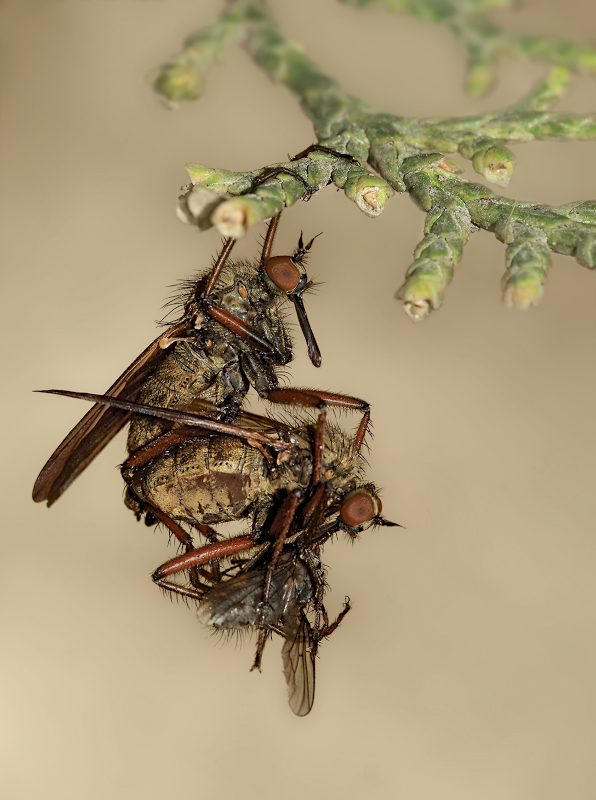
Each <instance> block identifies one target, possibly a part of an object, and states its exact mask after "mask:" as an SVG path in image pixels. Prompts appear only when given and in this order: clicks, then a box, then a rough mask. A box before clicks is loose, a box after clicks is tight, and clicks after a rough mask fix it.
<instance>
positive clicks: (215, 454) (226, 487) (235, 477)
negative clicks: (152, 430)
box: [131, 436, 269, 525]
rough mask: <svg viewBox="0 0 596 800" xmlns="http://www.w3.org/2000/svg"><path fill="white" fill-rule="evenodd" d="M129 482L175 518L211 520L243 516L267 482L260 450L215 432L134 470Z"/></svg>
mask: <svg viewBox="0 0 596 800" xmlns="http://www.w3.org/2000/svg"><path fill="white" fill-rule="evenodd" d="M131 486H132V489H133V491H134V492H135V494H136V495H137V496H138V497H140V498H141V499H142V500H144V501H146V502H147V503H149V504H150V505H153V506H156V507H157V508H160V509H161V510H162V511H164V512H165V513H166V514H167V515H168V516H170V517H172V518H173V519H176V520H180V521H183V522H188V523H190V524H192V523H193V522H198V523H201V524H204V525H211V524H217V523H220V522H229V521H232V520H235V519H241V518H242V517H243V516H245V515H246V514H247V513H248V512H249V510H250V508H251V506H252V504H253V502H254V501H255V499H257V498H258V497H260V496H261V495H262V493H263V492H264V491H265V492H266V491H267V490H268V488H269V482H268V478H267V475H266V469H265V464H264V460H263V456H262V455H261V453H260V452H259V451H258V450H256V449H255V448H253V447H250V446H249V445H247V444H245V443H244V442H241V441H240V440H239V439H236V438H235V437H229V436H216V437H214V438H211V439H208V438H206V439H200V440H194V441H192V442H188V443H187V444H185V445H181V446H180V447H177V448H176V450H174V451H173V452H172V453H166V454H164V455H163V456H160V457H159V458H156V459H154V460H153V461H152V462H151V463H150V464H148V465H147V466H146V467H144V468H142V469H139V470H136V471H135V473H134V475H133V476H132V482H131Z"/></svg>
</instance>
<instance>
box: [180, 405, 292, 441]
mask: <svg viewBox="0 0 596 800" xmlns="http://www.w3.org/2000/svg"><path fill="white" fill-rule="evenodd" d="M184 410H185V411H189V412H191V413H194V414H202V415H204V416H206V417H214V418H215V417H216V416H217V414H218V413H219V409H218V407H217V406H216V405H215V403H213V402H211V401H210V400H207V399H205V398H203V397H196V398H195V399H194V400H193V401H192V403H189V405H188V406H187V407H185V409H184ZM233 424H234V425H239V426H240V427H242V428H249V429H250V430H254V431H259V432H260V433H263V434H266V435H269V436H277V435H278V434H279V431H280V430H285V431H292V430H293V427H292V426H291V425H289V424H287V423H285V422H283V421H282V420H277V419H272V418H271V417H265V416H263V415H262V414H253V413H252V412H250V411H241V412H240V413H239V414H238V415H237V416H236V417H234V423H233Z"/></svg>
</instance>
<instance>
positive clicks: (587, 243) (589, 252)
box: [575, 233, 596, 269]
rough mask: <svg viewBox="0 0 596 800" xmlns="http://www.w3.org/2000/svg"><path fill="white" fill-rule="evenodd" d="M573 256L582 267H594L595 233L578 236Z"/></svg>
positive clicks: (595, 258) (595, 263) (595, 261)
mask: <svg viewBox="0 0 596 800" xmlns="http://www.w3.org/2000/svg"><path fill="white" fill-rule="evenodd" d="M575 257H576V259H577V260H578V262H579V263H580V264H581V265H582V267H588V268H589V269H594V267H596V234H589V233H587V234H585V235H584V236H581V237H580V240H579V242H578V245H577V247H576V249H575Z"/></svg>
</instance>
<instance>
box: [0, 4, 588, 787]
mask: <svg viewBox="0 0 596 800" xmlns="http://www.w3.org/2000/svg"><path fill="white" fill-rule="evenodd" d="M272 6H273V7H274V8H275V10H276V13H277V15H278V18H279V21H280V23H281V24H282V26H283V28H284V30H286V31H287V32H288V33H290V34H292V35H294V36H295V37H296V38H297V39H298V40H299V41H300V42H302V44H303V45H304V46H305V47H306V49H307V52H308V53H309V54H310V55H311V56H312V57H313V58H314V59H315V60H317V61H318V63H320V64H321V66H322V67H323V68H325V69H326V70H327V71H328V72H329V74H331V75H332V76H334V77H335V78H336V79H338V80H339V81H341V83H342V84H343V86H344V87H345V88H346V90H348V91H350V92H351V93H353V94H355V95H357V96H360V97H362V98H363V99H366V100H368V101H369V102H370V103H372V104H373V105H376V106H378V107H380V108H384V109H387V110H389V111H392V112H394V113H397V114H403V115H414V116H430V117H435V116H448V115H467V114H475V113H478V112H480V111H483V110H486V111H488V110H493V109H495V108H499V107H503V106H504V105H507V104H509V103H511V102H514V101H517V100H519V99H520V98H521V97H522V96H523V95H524V94H525V93H526V92H527V91H528V90H529V89H530V88H531V87H532V86H533V85H534V84H535V82H536V81H537V80H538V79H540V77H541V76H542V75H543V74H544V72H545V69H546V67H545V65H544V64H541V63H538V62H530V61H524V60H513V59H504V60H503V62H502V64H501V65H500V68H499V83H498V87H497V88H496V90H495V91H494V92H493V93H492V94H491V95H490V96H489V97H487V98H484V99H483V100H481V101H473V100H471V99H470V98H468V97H466V96H465V94H464V92H463V90H462V88H461V87H462V83H463V56H462V53H461V51H460V49H459V47H458V45H457V44H456V42H455V41H454V39H453V38H452V37H451V35H450V34H449V32H448V31H447V30H444V29H441V28H439V27H436V26H433V25H430V24H427V23H424V22H423V21H420V20H416V19H412V18H409V17H406V16H397V15H389V14H386V13H384V12H383V11H381V10H371V11H369V12H358V11H357V10H356V9H354V8H351V7H346V6H343V5H342V4H340V3H337V2H334V0H324V2H323V0H302V2H299V3H297V2H292V0H273V1H272ZM221 7H222V2H220V0H203V1H202V2H199V0H194V2H189V1H188V0H45V1H44V2H42V1H41V0H38V1H37V2H35V0H5V1H4V3H2V4H0V13H1V16H2V29H3V33H2V37H3V40H4V41H3V45H2V51H3V56H2V61H3V69H2V73H3V74H2V84H3V85H2V97H3V100H2V103H3V108H2V120H1V136H2V159H3V165H2V184H3V187H2V210H1V212H0V219H1V220H2V228H3V237H2V238H3V244H2V250H3V273H2V283H3V289H2V300H1V301H2V305H3V310H2V319H3V320H4V328H3V330H4V333H3V335H2V337H1V341H0V346H1V347H2V350H3V357H2V374H3V380H2V405H3V416H2V418H3V421H4V429H3V433H2V438H1V443H2V444H1V447H2V462H1V469H2V477H1V480H0V487H1V489H2V495H3V499H2V525H1V537H2V560H1V570H2V578H1V584H0V593H1V610H0V613H1V647H2V653H1V655H0V671H1V676H0V677H1V680H0V693H1V701H0V702H1V710H0V737H1V742H0V747H1V755H0V758H1V765H0V794H1V795H2V797H3V798H6V800H29V799H30V798H31V799H33V798H41V797H43V798H44V800H54V798H60V800H83V798H84V800H106V799H107V798H116V797H118V798H120V797H122V798H131V799H132V798H142V800H163V798H179V799H180V800H182V798H185V799H188V798H224V799H225V800H227V798H243V799H244V798H245V799H246V800H253V798H254V800H274V798H279V797H283V798H288V800H298V798H300V799H302V798H325V799H326V800H327V799H328V800H340V798H341V800H361V798H365V797H371V798H391V797H396V798H400V800H437V799H438V798H441V800H568V798H573V800H592V798H593V797H594V792H595V788H594V787H595V785H596V759H595V758H594V752H595V745H596V738H595V734H596V720H595V713H596V687H595V681H594V676H595V668H596V645H595V636H594V634H595V630H596V608H595V600H596V581H595V579H594V576H595V573H596V509H595V505H596V503H595V494H594V485H595V477H596V423H595V421H594V406H595V402H594V401H595V391H596V381H595V377H594V348H595V344H596V277H595V276H593V275H591V274H590V272H589V271H588V270H586V269H584V268H582V267H580V266H579V265H578V264H577V263H576V262H575V261H574V260H573V259H571V258H564V257H561V256H554V257H553V268H552V271H551V273H550V276H549V280H548V284H547V288H546V292H545V296H544V299H543V302H542V304H541V305H540V306H539V307H538V308H536V309H533V310H532V311H530V312H528V313H516V312H512V311H508V310H507V309H506V308H505V307H504V306H503V305H502V304H501V302H500V287H499V284H500V279H501V275H502V273H503V269H504V256H505V250H504V247H503V245H502V244H500V243H499V242H497V241H496V239H495V238H494V237H493V236H491V235H489V234H487V233H477V234H476V235H475V236H473V237H472V239H471V241H470V242H469V244H468V245H467V247H466V249H465V253H464V258H463V260H462V261H461V263H460V264H459V265H458V266H457V268H456V275H455V278H454V281H453V283H452V285H451V287H450V288H449V290H448V292H447V298H446V302H445V304H444V306H443V308H442V309H441V310H440V311H439V312H438V313H436V314H434V315H432V317H431V318H429V319H428V320H427V321H426V322H424V323H423V324H421V325H418V326H415V325H413V324H412V323H411V322H410V321H409V320H408V319H407V317H406V316H405V314H404V313H403V311H402V310H401V309H400V307H399V305H398V303H397V302H396V301H395V300H394V298H393V294H394V292H395V290H396V289H397V288H398V286H399V285H400V284H401V283H402V280H403V275H404V272H405V270H406V268H407V267H408V265H409V264H410V263H411V259H412V251H413V249H414V247H415V246H416V244H417V242H418V241H419V240H420V238H421V235H422V233H421V232H422V227H423V223H424V214H423V213H422V212H421V211H420V210H418V209H417V208H416V207H415V206H414V205H413V203H412V202H411V201H410V199H409V198H408V197H407V196H406V195H402V196H396V197H395V198H394V199H393V200H392V201H391V203H390V205H389V206H388V208H387V209H386V211H385V213H384V214H383V215H382V216H381V217H380V218H378V219H375V220H371V219H368V218H366V217H364V216H363V215H362V214H360V213H359V212H358V210H357V209H356V207H355V206H354V205H353V204H351V203H350V202H349V201H347V200H346V198H345V197H344V195H343V193H341V192H340V193H337V192H336V191H335V190H334V188H333V187H329V188H328V189H326V190H325V191H323V192H321V193H320V194H319V195H318V196H316V197H314V198H313V199H312V200H311V202H309V203H303V204H299V205H298V206H295V207H294V208H292V209H291V210H290V211H288V212H287V213H286V215H285V217H284V218H283V219H282V222H281V226H280V233H279V238H278V241H277V243H276V248H275V250H276V252H277V253H284V252H288V251H291V250H292V249H293V248H294V246H295V245H296V243H297V240H298V236H299V234H300V231H301V230H303V231H304V234H305V236H307V237H309V238H310V237H311V236H313V235H315V234H317V233H319V232H320V231H323V232H324V235H323V236H321V237H320V238H318V239H317V240H316V242H315V244H314V246H313V250H312V257H311V259H310V273H311V275H312V276H313V277H314V278H315V279H317V280H319V281H320V282H321V284H322V285H321V286H320V287H319V290H318V293H317V294H315V295H311V296H310V297H308V298H307V302H308V310H309V313H310V317H311V320H312V324H313V327H314V329H315V331H316V334H317V337H318V339H319V343H320V345H321V349H322V352H323V366H322V367H321V369H320V370H318V371H316V370H315V369H314V368H313V367H312V366H311V364H310V363H309V361H308V359H307V357H306V354H305V347H304V344H303V342H302V340H301V337H300V335H297V336H296V342H297V344H296V350H297V357H296V360H295V363H294V364H293V365H292V371H291V380H292V382H293V383H294V384H296V385H310V386H317V387H321V388H326V389H330V390H335V391H343V392H349V393H352V394H355V395H359V396H363V397H365V398H366V399H368V400H370V402H371V403H372V404H373V421H374V433H375V438H374V440H373V441H372V442H371V452H370V477H371V479H373V480H374V481H375V482H377V483H378V484H379V485H380V486H381V487H383V503H384V511H385V512H386V515H387V516H388V517H389V518H391V519H393V520H395V521H398V522H400V523H402V524H403V525H404V526H405V528H403V529H400V528H395V529H383V530H378V531H375V532H368V533H366V534H363V535H362V537H361V538H360V540H359V541H358V542H357V543H356V544H354V546H351V545H349V544H346V543H345V542H344V541H343V540H340V541H338V542H336V543H334V544H333V545H331V546H328V547H327V549H326V551H325V561H326V563H327V564H328V565H329V568H330V570H329V576H328V577H329V582H330V585H331V589H332V592H331V595H330V598H329V607H330V611H331V612H333V613H336V612H337V611H338V610H339V609H340V607H341V604H342V601H343V599H344V596H345V595H350V597H351V598H352V601H353V605H354V609H353V611H352V612H351V614H350V615H349V616H348V617H347V618H346V620H345V622H344V623H343V624H342V626H341V628H340V629H339V630H338V631H337V633H336V634H335V635H334V636H333V638H332V639H331V640H330V641H329V642H326V643H324V644H323V646H322V648H321V658H320V659H319V663H318V684H317V698H316V702H315V707H314V710H313V712H312V713H311V715H310V716H308V717H306V718H304V719H298V718H295V717H294V716H293V715H292V713H291V712H290V710H289V708H288V706H287V703H286V689H285V686H284V680H283V675H282V670H281V660H280V656H279V650H280V642H279V641H276V642H274V643H272V644H270V645H269V646H268V647H267V651H266V654H265V660H264V669H263V674H262V675H259V674H256V673H250V671H249V669H250V665H251V661H252V656H253V646H252V644H251V643H248V642H247V643H245V644H244V645H243V646H242V647H236V646H234V644H233V643H230V644H227V645H226V644H219V643H218V642H217V640H213V639H211V638H210V636H209V633H208V632H207V631H205V630H204V629H203V628H201V626H200V625H199V624H198V622H197V621H196V619H195V615H194V612H193V611H192V610H190V609H187V608H186V607H185V606H184V605H183V604H176V603H171V602H169V600H168V599H166V598H164V596H163V595H162V593H161V592H160V591H159V590H158V589H157V588H156V587H155V586H154V585H153V584H152V583H151V580H150V577H149V576H150V573H151V571H152V570H153V569H154V568H155V567H156V566H157V565H158V564H160V563H161V562H163V561H164V560H166V559H167V558H168V557H170V556H171V555H173V554H174V553H175V551H174V549H173V548H168V546H167V544H166V537H165V535H164V534H163V532H159V531H154V530H150V529H147V528H145V527H144V526H143V525H140V524H138V523H136V521H135V520H134V518H133V516H132V515H131V514H130V513H129V512H128V511H127V510H126V509H125V508H124V506H123V505H122V502H121V495H122V482H121V479H120V476H119V473H118V470H117V469H116V465H117V464H118V463H119V462H120V461H121V460H122V459H123V457H124V436H123V435H121V436H119V437H118V439H117V440H116V441H114V442H113V443H112V444H111V446H110V447H109V448H108V449H107V450H106V451H105V452H104V453H102V455H101V457H99V458H98V459H97V460H96V461H95V462H94V463H93V465H92V466H91V467H90V468H89V469H88V470H87V471H86V472H85V474H84V475H83V476H82V477H81V478H80V479H79V480H78V481H77V482H76V483H75V484H74V485H73V486H72V487H71V489H70V490H69V491H68V492H67V493H66V495H65V496H64V497H63V498H62V499H61V500H60V501H59V502H58V503H57V504H56V505H55V506H54V507H53V508H52V509H50V510H48V509H47V508H45V507H44V506H41V505H34V504H33V502H32V501H31V499H30V492H31V487H32V485H33V481H34V479H35V476H36V475H37V472H38V471H39V469H40V468H41V466H42V465H43V463H44V462H45V460H46V458H47V457H48V456H49V455H50V453H51V452H52V450H53V449H54V447H55V446H56V445H57V444H58V443H59V441H60V440H61V439H62V437H63V436H64V435H65V434H66V433H67V431H68V430H69V429H70V428H71V427H72V425H74V423H76V422H77V420H78V419H79V418H80V417H81V416H82V414H83V413H84V412H85V411H86V410H87V406H86V404H84V403H83V402H80V401H74V400H68V399H62V398H53V397H47V396H43V395H36V394H33V393H32V391H33V390H34V389H43V388H54V387H56V388H70V389H75V390H87V391H99V392H101V391H103V390H105V389H106V388H107V387H108V386H109V385H110V383H111V382H112V381H113V380H114V378H115V377H116V376H117V375H118V374H119V373H120V372H121V371H122V370H123V369H124V368H125V367H126V366H127V365H128V364H129V363H130V362H131V361H132V360H133V359H134V358H135V357H136V356H137V354H138V353H139V352H140V351H141V350H142V349H143V348H144V347H145V346H146V345H147V344H148V343H149V342H150V341H151V340H152V339H153V338H154V336H155V335H156V333H155V331H156V328H155V323H154V321H155V320H156V319H159V318H160V317H161V316H162V313H163V312H162V310H161V308H162V305H163V303H164V301H165V299H166V298H167V297H168V295H169V294H170V293H171V289H170V288H169V287H171V286H172V284H175V283H176V281H178V280H180V279H183V278H187V277H189V276H190V275H192V274H193V273H194V272H195V271H196V270H199V269H203V268H206V267H207V266H208V265H209V264H210V260H211V257H212V256H213V255H214V254H215V253H216V252H217V249H218V247H219V241H220V238H219V236H218V235H217V233H216V232H215V231H213V230H211V231H209V232H206V233H198V232H197V231H196V230H193V229H191V228H190V227H185V226H184V225H182V224H181V223H180V222H179V221H177V220H176V218H175V216H174V204H175V201H176V197H177V194H178V189H179V186H180V185H181V184H182V183H184V182H185V181H186V176H185V173H184V170H183V165H184V163H186V162H188V161H196V162H199V163H202V164H204V165H209V166H221V167H226V168H229V169H255V168H258V167H261V166H264V165H267V164H270V163H273V162H276V161H279V160H284V159H285V158H286V155H287V154H288V153H295V152H298V151H299V150H301V149H303V148H304V147H306V146H307V145H308V144H310V143H311V142H312V141H313V133H312V127H311V125H310V123H309V122H308V120H307V119H306V118H304V117H303V115H302V114H301V112H300V110H299V109H298V107H297V104H296V103H295V101H294V99H293V98H292V97H291V96H290V94H289V93H288V92H287V91H286V90H285V89H284V88H283V87H280V86H275V85H272V84H271V83H270V82H269V81H268V79H267V78H266V77H265V76H264V75H263V74H262V73H261V72H260V71H259V70H258V68H257V67H256V66H254V65H253V63H252V62H251V61H250V59H249V58H248V56H246V55H245V54H244V52H242V51H240V50H236V51H232V52H231V53H230V54H229V55H228V56H227V57H226V59H225V61H224V62H223V63H222V64H221V65H218V66H216V67H215V68H214V69H213V70H212V72H211V74H210V76H209V80H208V83H207V87H206V91H205V94H204V97H203V98H202V99H201V100H200V101H198V102H196V103H192V104H189V105H187V106H185V107H183V108H181V109H179V110H178V111H177V112H174V113H172V112H169V111H167V110H165V109H164V108H163V107H162V106H161V105H160V104H159V102H158V101H157V99H156V98H155V97H154V96H153V94H152V92H151V90H150V87H149V85H148V84H147V82H146V80H145V76H146V75H147V73H148V72H149V71H150V69H151V68H152V67H154V66H155V65H157V64H159V63H160V62H162V61H164V60H166V59H167V58H168V57H169V56H170V55H171V54H173V53H175V52H176V51H177V49H178V47H179V45H180V43H181V41H182V40H183V38H184V37H185V36H186V35H187V34H189V33H190V32H192V31H193V30H194V29H196V28H198V27H200V26H201V25H204V24H207V23H209V22H211V21H212V20H214V19H215V17H216V15H217V14H218V12H219V10H220V9H221ZM493 16H494V19H495V20H499V21H502V24H503V25H505V26H507V27H509V28H512V29H516V30H522V31H527V32H534V33H541V34H544V35H548V36H559V37H562V38H566V39H569V40H571V41H574V42H577V43H585V44H588V43H590V42H592V43H594V30H595V29H596V12H595V10H594V4H593V1H592V0H568V2H566V3H564V4H563V3H561V2H557V0H535V1H534V2H529V3H528V5H527V6H526V7H525V8H523V9H522V10H519V11H503V12H494V14H493ZM595 98H596V78H594V77H591V78H590V77H579V78H577V79H575V80H574V81H573V84H572V89H571V91H570V93H569V95H568V97H567V98H566V99H565V100H564V102H563V103H562V104H561V105H560V108H561V109H564V110H567V111H577V112H578V113H579V112H585V113H588V112H594V111H595V109H596V102H594V101H595ZM515 152H516V154H517V155H518V164H517V167H516V171H515V173H514V177H513V180H512V182H511V184H510V187H508V189H506V190H504V193H506V194H508V195H510V196H513V197H515V198H518V199H520V200H528V201H536V202H545V203H551V204H555V205H556V204H562V203H568V202H571V201H574V200H587V199H594V198H595V197H596V143H594V142H591V143H589V142H586V143H574V144H566V143H538V144H527V145H522V146H519V147H516V148H515ZM466 166H468V165H467V164H466ZM466 175H468V176H469V177H470V178H471V179H472V180H479V179H478V177H477V176H475V174H474V173H473V172H472V171H471V169H468V170H467V172H466ZM262 230H263V228H261V229H260V230H253V231H251V232H250V233H249V235H248V236H247V237H246V238H245V239H244V240H243V241H242V242H241V244H240V245H239V246H238V251H239V252H240V253H242V254H246V255H249V256H252V255H255V254H256V253H257V251H258V245H257V238H258V236H259V235H260V234H261V233H262ZM345 424H346V425H351V424H352V420H351V419H349V418H347V417H346V418H345Z"/></svg>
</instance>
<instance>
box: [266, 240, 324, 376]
mask: <svg viewBox="0 0 596 800" xmlns="http://www.w3.org/2000/svg"><path fill="white" fill-rule="evenodd" d="M318 235H319V236H320V234H318ZM316 238H317V237H316V236H315V237H313V238H312V239H311V240H310V242H309V243H308V244H306V245H305V244H304V243H303V240H302V233H301V234H300V240H299V242H298V247H297V248H296V250H295V251H294V254H293V255H291V256H273V257H272V258H269V259H267V261H266V262H265V264H264V265H263V266H264V275H263V278H264V281H265V282H266V283H267V285H268V287H269V288H270V290H271V291H272V292H273V294H274V295H275V296H276V297H277V298H279V299H283V298H284V297H286V298H287V299H288V300H290V301H291V302H292V303H293V304H294V307H295V309H296V315H297V317H298V322H299V323H300V328H301V329H302V333H303V334H304V338H305V339H306V345H307V348H308V355H309V358H310V360H311V361H312V363H313V364H314V365H315V367H319V366H320V365H321V352H320V350H319V347H318V345H317V342H316V339H315V337H314V334H313V332H312V328H311V327H310V322H309V321H308V317H307V315H306V310H305V308H304V300H303V295H304V293H305V292H306V291H308V289H310V287H311V286H312V281H309V280H308V276H307V274H306V269H305V267H304V262H305V261H306V256H307V255H308V252H309V250H310V248H311V247H312V243H313V242H314V240H315V239H316Z"/></svg>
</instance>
